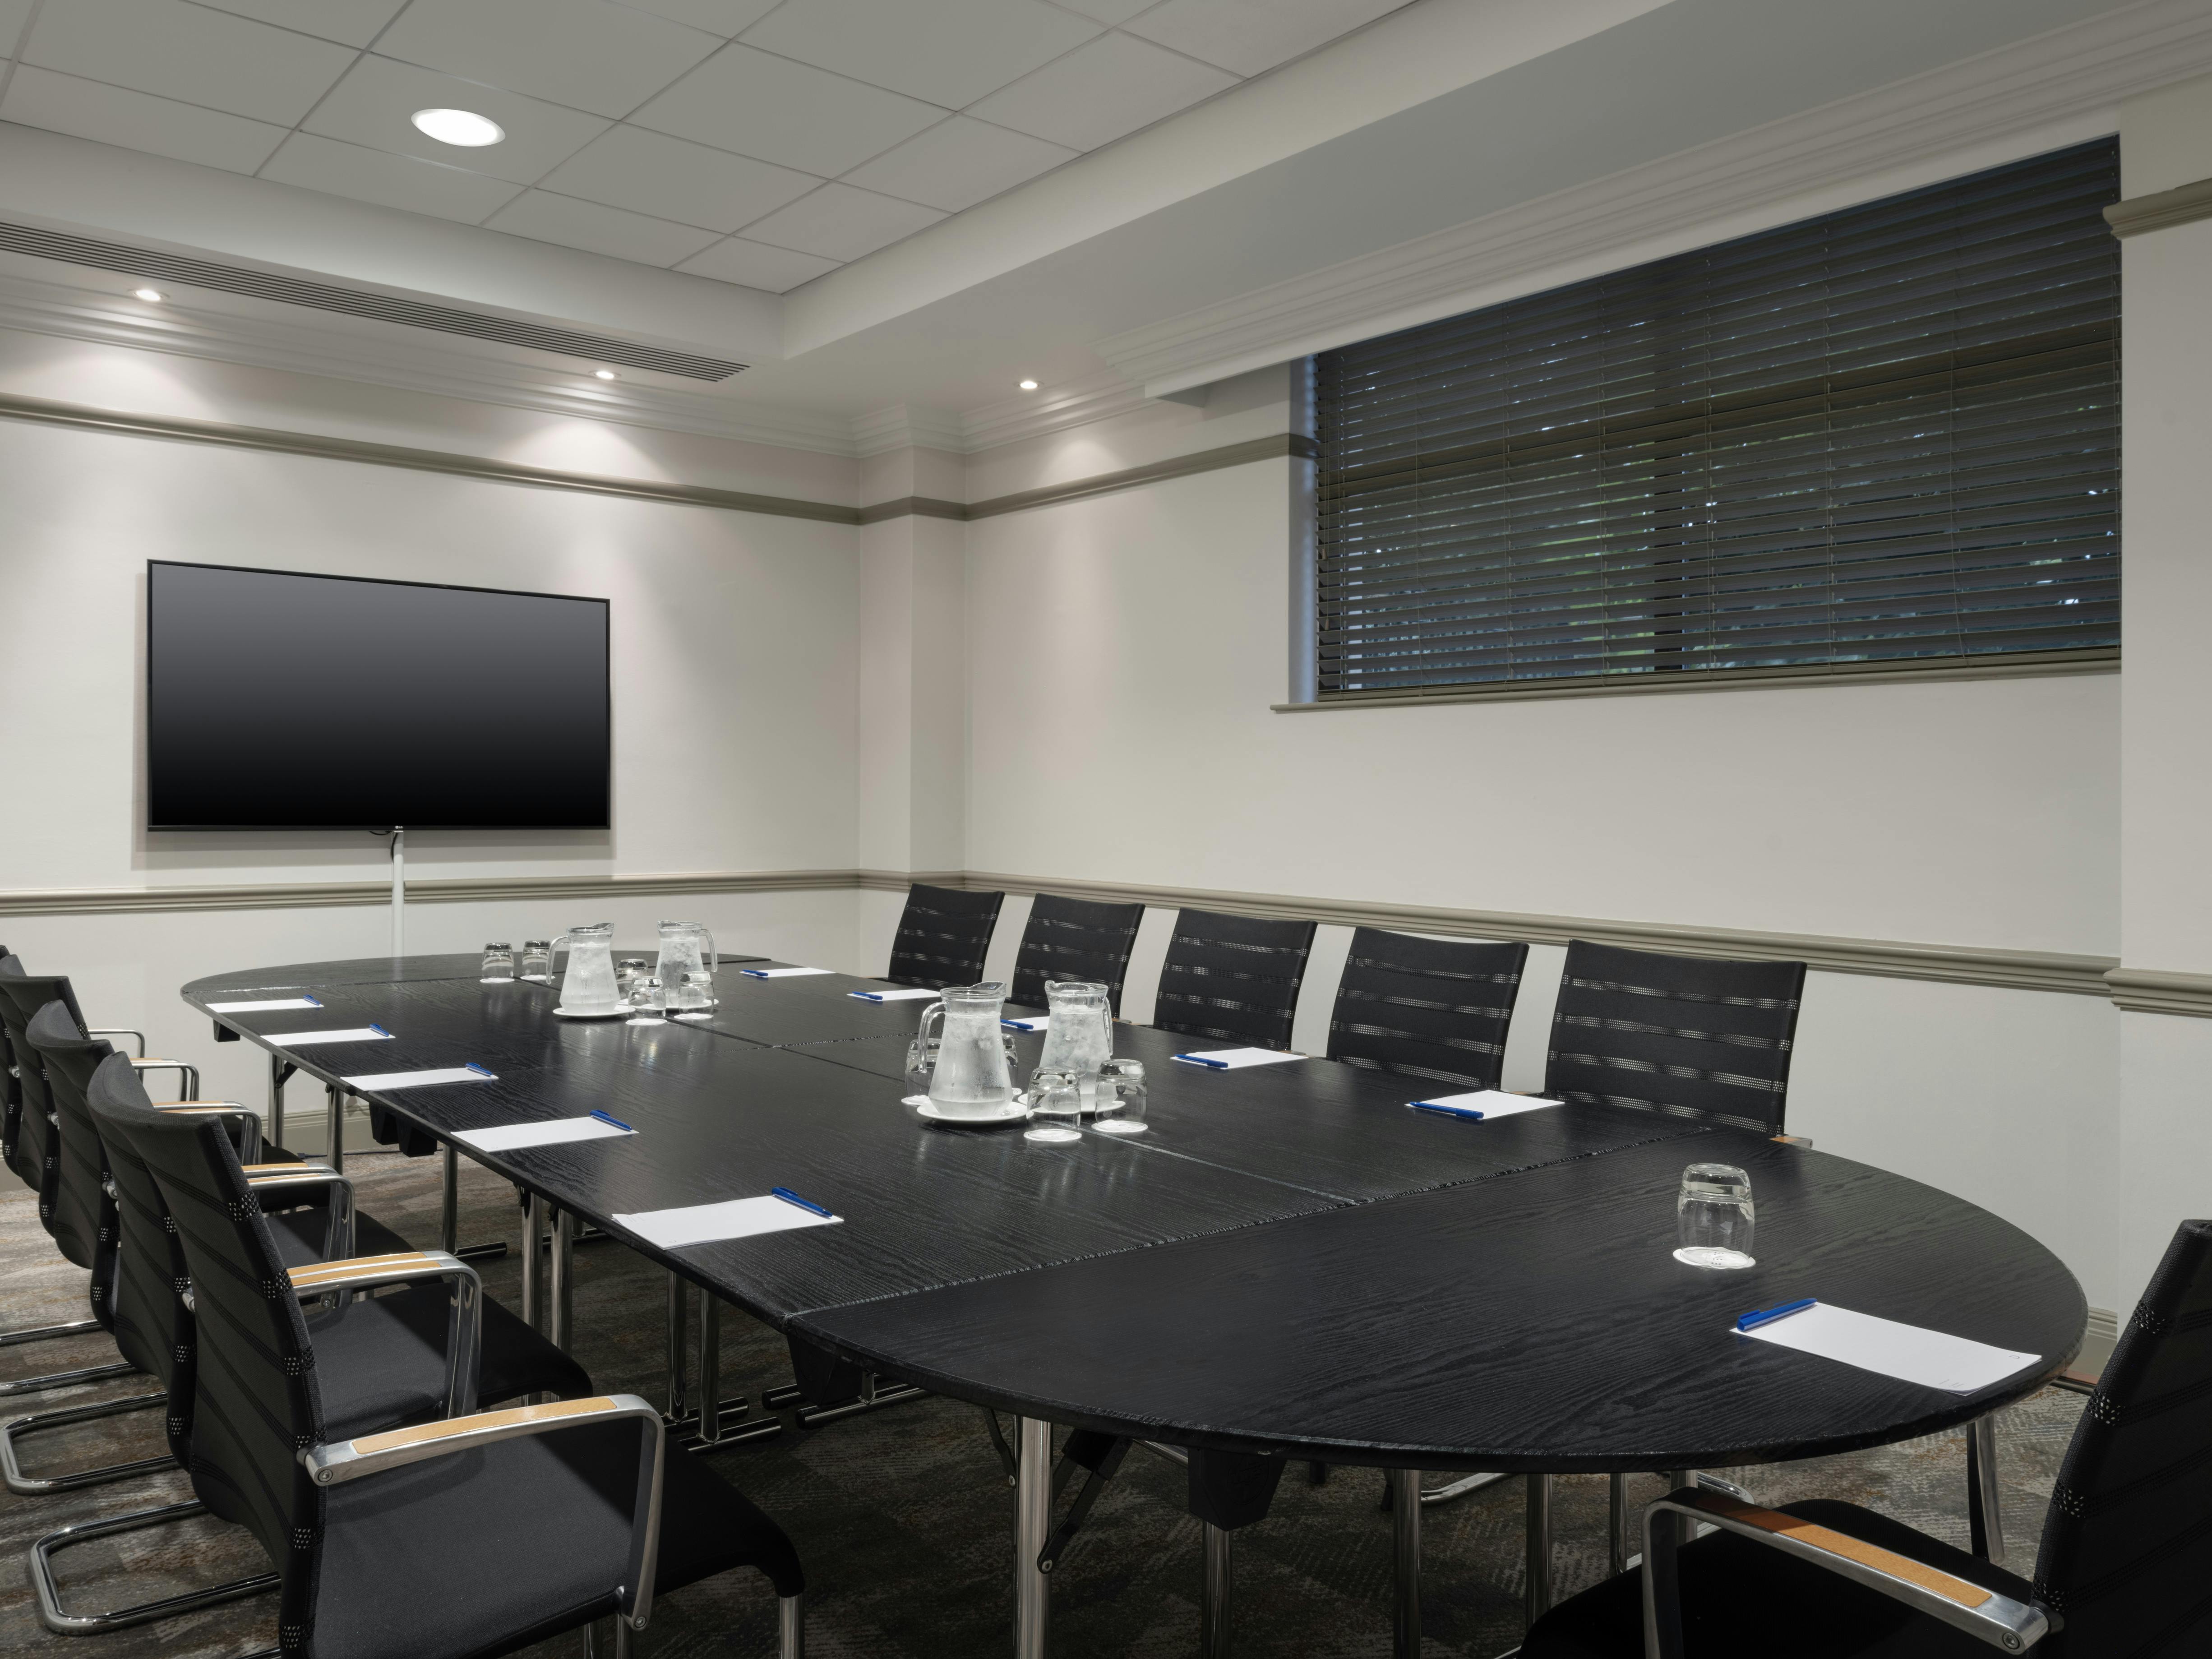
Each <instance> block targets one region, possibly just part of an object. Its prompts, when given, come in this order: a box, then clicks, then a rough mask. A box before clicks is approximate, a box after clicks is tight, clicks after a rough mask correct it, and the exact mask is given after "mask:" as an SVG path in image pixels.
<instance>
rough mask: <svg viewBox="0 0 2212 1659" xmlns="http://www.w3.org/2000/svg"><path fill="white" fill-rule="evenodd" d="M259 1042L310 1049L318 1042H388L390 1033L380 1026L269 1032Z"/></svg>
mask: <svg viewBox="0 0 2212 1659" xmlns="http://www.w3.org/2000/svg"><path fill="white" fill-rule="evenodd" d="M261 1040H262V1041H263V1042H273V1043H275V1044H276V1046H277V1047H278V1048H313V1047H314V1046H315V1044H317V1043H319V1042H391V1041H392V1033H391V1032H389V1031H387V1030H385V1029H384V1028H383V1027H382V1026H381V1025H356V1026H352V1027H350V1028H349V1029H348V1030H343V1031H270V1032H268V1033H266V1034H265V1035H264V1036H263V1037H262V1039H261Z"/></svg>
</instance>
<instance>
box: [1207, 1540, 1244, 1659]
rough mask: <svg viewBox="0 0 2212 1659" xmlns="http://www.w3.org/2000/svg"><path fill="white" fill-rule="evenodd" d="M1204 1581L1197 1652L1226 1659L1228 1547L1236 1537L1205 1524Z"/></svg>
mask: <svg viewBox="0 0 2212 1659" xmlns="http://www.w3.org/2000/svg"><path fill="white" fill-rule="evenodd" d="M1202 1530H1203V1531H1204V1532H1205V1534H1206V1581H1205V1583H1203V1584H1202V1585H1201V1586H1200V1591H1199V1601H1198V1622H1199V1651H1200V1653H1201V1654H1202V1655H1203V1656H1204V1659H1229V1631H1230V1613H1229V1603H1230V1595H1231V1584H1232V1580H1231V1573H1230V1561H1229V1545H1230V1540H1231V1538H1232V1537H1233V1536H1235V1534H1232V1533H1231V1531H1230V1530H1229V1528H1226V1527H1217V1526H1215V1525H1214V1524H1213V1522H1211V1521H1208V1522H1205V1523H1204V1525H1203V1528H1202Z"/></svg>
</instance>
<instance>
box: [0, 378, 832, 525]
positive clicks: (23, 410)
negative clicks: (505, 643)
mask: <svg viewBox="0 0 2212 1659" xmlns="http://www.w3.org/2000/svg"><path fill="white" fill-rule="evenodd" d="M0 418H5V419H8V420H15V421H34V422H39V423H40V424H41V425H45V426H63V427H72V428H76V429H78V430H80V431H90V432H111V433H118V434H121V435H125V436H128V437H134V438H164V439H168V440H170V441H174V442H181V443H195V444H219V445H222V446H224V447H228V448H232V449H261V450H271V451H275V452H276V453H280V454H286V455H307V456H312V457H314V458H315V459H319V460H326V461H356V462H361V463H364V464H366V465H370V466H398V467H405V468H407V469H409V470H410V471H416V472H443V473H446V474H447V475H449V476H451V477H462V478H483V479H487V480H489V481H490V482H492V483H512V484H527V485H531V486H532V487H534V488H537V489H573V490H579V491H581V492H582V493H584V494H586V495H619V496H623V497H624V498H625V499H628V500H630V501H666V502H669V503H671V504H673V505H675V506H678V507H720V508H722V509H724V510H726V511H727V512H732V513H766V514H769V516H771V517H775V518H782V519H814V520H819V521H821V522H823V523H826V524H858V523H860V511H859V509H858V508H856V507H844V506H841V505H839V504H837V503H836V502H833V501H801V500H799V499H798V498H796V497H794V496H788V495H751V494H750V493H748V492H746V491H744V490H741V489H707V488H706V487H705V486H703V485H700V484H670V483H653V482H652V481H650V480H648V479H643V478H609V477H599V476H598V475H596V474H592V473H587V472H561V471H554V470H553V469H551V468H550V467H540V466H523V465H519V464H517V463H514V462H511V461H495V460H491V459H487V458H485V457H483V456H481V455H462V454H456V453H453V452H451V451H448V450H442V449H407V448H403V447H399V446H398V445H396V444H373V443H365V442H363V441H361V440H359V439H355V438H331V437H325V436H322V435H319V434H316V433H311V432H281V431H277V430H276V429H274V428H269V427H258V426H233V425H230V424H228V422H222V421H195V420H186V419H184V418H182V417H180V416H166V415H164V416H155V415H125V414H121V413H118V412H117V411H115V410H106V409H93V408H89V407H87V406H85V405H83V404H62V403H52V402H49V401H47V400H46V399H45V398H16V397H7V396H0Z"/></svg>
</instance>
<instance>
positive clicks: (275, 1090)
mask: <svg viewBox="0 0 2212 1659" xmlns="http://www.w3.org/2000/svg"><path fill="white" fill-rule="evenodd" d="M291 1075H292V1067H291V1066H289V1065H288V1064H287V1063H286V1062H285V1060H284V1059H283V1056H282V1055H280V1054H271V1055H270V1056H269V1139H270V1142H271V1143H272V1144H273V1145H276V1146H283V1144H284V1080H285V1079H287V1078H289V1077H290V1076H291Z"/></svg>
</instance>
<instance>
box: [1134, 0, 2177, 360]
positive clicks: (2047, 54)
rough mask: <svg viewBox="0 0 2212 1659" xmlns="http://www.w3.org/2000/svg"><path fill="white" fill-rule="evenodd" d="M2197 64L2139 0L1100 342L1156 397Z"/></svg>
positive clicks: (1996, 134)
mask: <svg viewBox="0 0 2212 1659" xmlns="http://www.w3.org/2000/svg"><path fill="white" fill-rule="evenodd" d="M2206 70H2212V11H2208V9H2207V8H2206V7H2205V6H2204V5H2203V3H2202V0H2148V3H2145V4H2142V5H2137V6H2132V7H2129V8H2126V9H2123V10H2119V11H2116V12H2109V13H2106V14H2103V15H2100V16H2098V17H2095V18H2093V19H2091V20H2088V21H2084V22H2081V23H2077V24H2073V25H2070V26H2069V27H2065V28H2062V29H2057V30H2053V31H2051V33H2046V34H2042V35H2038V36H2036V37H2035V38H2033V40H2025V41H2021V42H2020V43H2018V44H2016V45H2014V46H2006V47H2002V48H2001V49H1999V50H1997V51H1995V52H1986V53H1984V54H1982V55H1980V56H1978V57H1975V58H1968V59H1966V60H1965V61H1963V62H1961V63H1958V64H1950V65H1948V66H1947V67H1945V68H1943V69H1940V70H1931V71H1929V72H1928V73H1927V74H1924V75H1918V76H1912V77H1911V78H1909V79H1907V80H1905V81H1900V82H1895V83H1893V85H1890V86H1887V87H1884V88H1878V89H1876V90H1875V91H1873V92H1869V93H1864V94H1859V95H1857V96H1856V97H1851V98H1847V99H1842V100H1838V101H1837V102H1835V103H1832V104H1828V105H1825V106H1821V107H1820V108H1818V109H1814V110H1809V111H1807V112H1803V113H1802V114H1798V115H1793V116H1790V117H1787V118H1784V119H1782V120H1779V121H1774V122H1771V123H1768V124H1767V125H1764V126H1759V127H1754V128H1752V129H1750V130H1748V131H1744V132H1740V133H1737V134H1735V135H1733V136H1732V137H1728V138H1724V139H1720V140H1717V141H1715V142H1713V143H1707V144H1701V145H1699V146H1697V147H1695V148H1693V149H1688V150H1685V151H1683V152H1681V153H1680V154H1679V155H1671V156H1667V157H1663V158H1662V159H1660V160H1658V161H1650V162H1647V163H1645V164H1644V165H1643V166H1641V167H1633V168H1631V169H1629V170H1627V171H1626V172H1624V173H1615V174H1613V175H1611V176H1610V177H1607V178H1604V179H1595V180H1593V181H1591V182H1589V183H1588V184H1585V185H1576V186H1574V187H1573V188H1571V189H1569V190H1564V191H1556V192H1554V193H1553V194H1552V195H1549V196H1546V197H1540V198H1538V199H1536V200H1534V201H1532V202H1527V203H1523V204H1520V205H1518V206H1516V207H1513V208H1509V209H1506V210H1503V211H1501V212H1498V213H1493V214H1488V215H1486V216H1483V217H1482V218H1480V219H1476V220H1474V221H1472V222H1468V223H1467V224H1464V225H1459V226H1455V227H1454V228H1451V229H1449V230H1444V231H1439V232H1437V233H1435V234H1432V235H1428V236H1423V237H1418V238H1415V239H1414V240H1411V241H1408V242H1403V243H1401V244H1399V245H1398V246H1395V247H1391V248H1385V249H1383V250H1381V251H1380V252H1375V253H1371V254H1366V255H1363V256H1361V257H1360V258H1356V259H1349V260H1346V261H1344V262H1343V263H1341V264H1335V265H1332V266H1328V267H1327V268H1325V269H1323V270H1316V271H1312V272H1309V273H1307V274H1306V275H1304V276H1296V277H1292V278H1290V279H1289V280H1287V281H1285V282H1281V283H1273V284H1271V285H1269V286H1268V287H1266V288H1262V289H1254V290H1252V291H1251V292H1249V293H1247V294H1244V295H1239V296H1237V298H1236V299H1233V300H1230V301H1224V302H1222V303H1220V304H1218V305H1213V306H1209V307H1203V308H1201V309H1200V310H1197V311H1194V312H1189V313H1185V314H1184V315H1182V316H1180V317H1176V318H1171V319H1168V320H1166V321H1164V322H1161V323H1156V324H1152V325H1146V327H1143V328H1137V329H1131V330H1129V331H1126V332H1124V333H1121V334H1117V335H1114V336H1111V337H1109V338H1106V339H1104V340H1102V341H1100V342H1099V343H1098V344H1097V351H1098V353H1099V355H1100V356H1103V357H1104V358H1105V359H1106V360H1107V361H1108V362H1110V363H1112V364H1113V365H1114V367H1115V368H1117V369H1118V370H1120V371H1121V374H1123V375H1125V376H1126V377H1127V378H1128V379H1129V380H1133V381H1135V382H1137V383H1139V384H1140V385H1141V386H1143V388H1144V390H1145V392H1146V394H1147V395H1148V396H1151V397H1154V398H1158V397H1162V396H1164V395H1166V394H1168V393H1170V392H1178V391H1185V390H1188V389H1189V388H1191V387H1194V386H1203V385H1206V384H1208V383H1209V382H1212V381H1214V380H1225V379H1226V378H1228V377H1229V376H1230V375H1232V374H1244V373H1248V372H1249V371H1250V370H1253V369H1256V368H1266V367H1267V366H1268V365H1270V364H1272V363H1279V362H1288V361H1290V360H1291V359H1292V358H1295V357H1301V356H1306V355H1308V354H1309V353H1311V352H1315V351H1322V350H1327V349H1330V348H1332V347H1334V346H1340V345H1344V344H1347V343H1351V342H1352V341H1355V340H1362V339H1371V338H1373V337H1376V336H1377V335H1381V334H1387V333H1390V332H1393V331H1395V330H1398V329H1401V328H1409V327H1413V326H1414V325H1418V324H1420V323H1425V322H1432V321H1434V320H1436V319H1438V318H1441V317H1449V316H1454V315H1457V314H1458V313H1462V312H1465V311H1469V310H1474V309H1475V308H1477V307H1480V306H1484V305H1493V304H1497V303H1498V302H1500V301H1504V300H1508V299H1512V298H1515V297H1517V296H1518V295H1522V294H1528V293H1533V292H1536V291H1539V290H1541V289H1545V288H1549V287H1553V286H1557V285H1559V284H1560V283H1567V282H1572V281H1577V280H1580V279H1582V278H1583V277H1587V276H1597V275H1601V274H1602V273H1603V272H1605V271H1608V270H1620V269H1623V268H1625V267H1626V266H1628V265H1631V264H1641V263H1644V262H1645V261H1647V260H1650V259H1653V258H1663V257H1665V256H1666V255H1668V254H1669V253H1674V252H1683V251H1685V250H1686V249H1689V248H1693V247H1699V246H1706V245H1709V244H1710V243H1711V242H1713V241H1716V240H1724V239H1726V238H1728V237H1732V236H1737V235H1743V234H1750V233H1751V232H1753V231H1756V230H1759V229H1764V228H1771V227H1772V226H1774V225H1778V224H1784V223H1788V222H1790V221H1792V220H1794V219H1797V218H1802V217H1804V216H1808V215H1809V214H1812V213H1816V212H1822V211H1829V210H1835V209H1839V208H1842V207H1844V206H1848V205H1850V204H1853V203H1855V202H1859V201H1866V200H1871V199H1874V198H1875V197H1879V196H1882V195H1887V194H1889V193H1892V192H1893V191H1898V190H1903V189H1909V188H1911V187H1913V186H1914V185H1917V184H1923V183H1934V182H1936V180H1938V179H1942V178H1945V177H1950V176H1955V175H1956V174H1957V173H1961V172H1966V171H1972V170H1973V169H1975V168H1978V167H1989V166H1995V165H1997V164H1999V163H2000V162H2002V161H2006V160H2012V159H2017V158H2018V157H2019V156H2021V155H2030V154H2033V153H2035V152H2036V151H2037V150H2039V149H2049V148H2055V147H2057V145H2059V144H2062V143H2069V142H2075V141H2077V140H2080V139H2085V138H2088V137H2094V136H2096V135H2097V134H2098V133H2100V132H2109V131H2112V130H2113V125H2114V122H2115V113H2114V112H2115V109H2116V106H2117V105H2118V101H2119V100H2121V99H2122V98H2124V97H2127V96H2130V95H2132V94H2136V93H2139V92H2143V91H2146V90H2148V89H2149V88H2153V87H2155V86H2159V85H2161V84H2164V83H2166V82H2172V81H2177V80H2181V79H2184V78H2186V77H2188V76H2194V75H2199V74H2203V73H2204V72H2205V71H2206Z"/></svg>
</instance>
